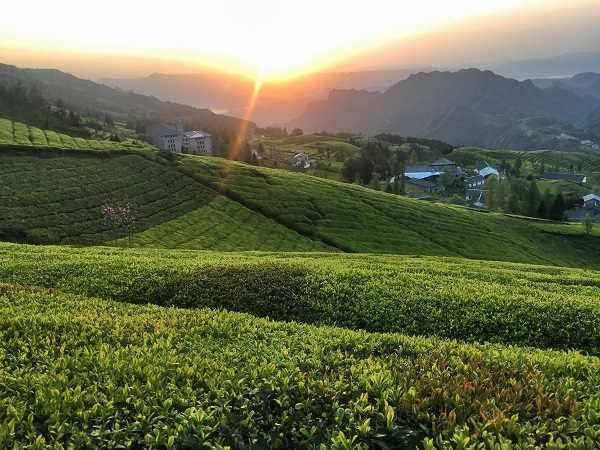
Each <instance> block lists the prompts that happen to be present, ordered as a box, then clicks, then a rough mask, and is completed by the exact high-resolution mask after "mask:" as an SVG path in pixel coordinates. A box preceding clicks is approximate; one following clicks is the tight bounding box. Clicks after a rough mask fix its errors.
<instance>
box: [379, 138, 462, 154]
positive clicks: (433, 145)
mask: <svg viewBox="0 0 600 450" xmlns="http://www.w3.org/2000/svg"><path fill="white" fill-rule="evenodd" d="M375 139H377V140H378V141H381V142H384V143H387V142H389V143H391V144H396V145H402V144H418V145H423V146H425V147H429V148H430V149H431V150H436V151H437V152H438V153H439V154H448V153H452V151H453V150H454V147H453V146H452V145H450V144H448V143H446V142H442V141H438V140H436V139H427V138H418V137H413V136H406V137H403V136H397V135H395V134H387V133H381V134H378V135H377V136H375Z"/></svg>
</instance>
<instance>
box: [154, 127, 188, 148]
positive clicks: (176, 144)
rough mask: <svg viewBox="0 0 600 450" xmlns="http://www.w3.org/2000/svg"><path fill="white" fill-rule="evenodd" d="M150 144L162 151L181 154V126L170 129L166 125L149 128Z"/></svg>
mask: <svg viewBox="0 0 600 450" xmlns="http://www.w3.org/2000/svg"><path fill="white" fill-rule="evenodd" d="M150 139H152V143H153V144H154V145H156V146H157V147H158V148H161V149H163V150H170V151H172V152H181V147H182V146H183V125H178V126H177V127H176V128H175V127H170V126H168V125H163V124H159V125H155V126H153V127H152V128H150Z"/></svg>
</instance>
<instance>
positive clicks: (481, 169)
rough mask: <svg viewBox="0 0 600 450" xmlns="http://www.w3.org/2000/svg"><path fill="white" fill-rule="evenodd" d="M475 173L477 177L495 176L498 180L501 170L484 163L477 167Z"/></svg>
mask: <svg viewBox="0 0 600 450" xmlns="http://www.w3.org/2000/svg"><path fill="white" fill-rule="evenodd" d="M475 172H476V173H477V175H481V176H482V177H484V178H487V177H489V176H490V175H494V176H495V177H496V178H500V170H499V169H498V168H496V167H494V166H492V165H490V163H488V162H487V161H483V162H481V163H478V164H477V165H476V166H475Z"/></svg>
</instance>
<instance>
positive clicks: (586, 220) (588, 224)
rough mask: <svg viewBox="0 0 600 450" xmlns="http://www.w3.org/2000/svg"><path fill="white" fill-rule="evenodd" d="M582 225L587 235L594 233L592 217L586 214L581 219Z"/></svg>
mask: <svg viewBox="0 0 600 450" xmlns="http://www.w3.org/2000/svg"><path fill="white" fill-rule="evenodd" d="M581 224H582V225H583V228H584V229H585V234H587V235H589V234H590V233H591V232H592V228H593V227H594V220H593V219H592V218H591V217H590V215H589V214H586V215H585V216H583V217H582V218H581Z"/></svg>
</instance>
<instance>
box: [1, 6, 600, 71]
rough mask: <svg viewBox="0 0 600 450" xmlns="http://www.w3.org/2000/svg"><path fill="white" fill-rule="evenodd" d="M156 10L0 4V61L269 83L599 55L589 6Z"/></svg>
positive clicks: (597, 11) (598, 16)
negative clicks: (219, 75) (311, 75)
mask: <svg viewBox="0 0 600 450" xmlns="http://www.w3.org/2000/svg"><path fill="white" fill-rule="evenodd" d="M155 4H156V3H150V2H142V1H137V0H135V1H134V0H131V1H123V0H103V1H102V2H96V3H93V4H91V3H89V2H81V0H75V1H73V0H54V1H52V2H49V1H47V0H43V1H38V0H32V1H21V2H8V3H7V4H6V5H3V6H2V15H1V16H0V62H2V63H5V64H14V65H16V66H18V67H31V68H56V69H60V70H64V71H67V72H70V73H73V74H74V75H77V76H81V77H84V78H90V79H98V78H101V77H123V78H128V77H140V76H147V75H149V74H151V73H153V72H162V73H194V72H206V71H212V72H214V71H219V72H220V71H224V72H236V73H243V74H245V75H249V76H259V75H266V76H267V77H272V78H277V77H288V76H293V75H298V74H301V73H307V72H313V71H326V70H375V69H399V68H409V67H418V66H433V65H437V66H439V65H445V66H453V67H455V66H458V65H461V64H467V63H474V62H477V61H502V60H515V59H527V58H534V57H550V56H555V55H558V54H560V53H565V52H586V51H600V27H599V26H598V24H599V23H600V0H453V1H448V0H411V1H405V0H369V1H361V2H358V1H352V0H303V1H302V2H292V1H289V0H255V1H252V2H250V1H246V0H219V1H210V2H209V1H184V0H171V1H169V2H163V3H162V6H159V7H157V6H154V5H155ZM33 11H35V13H34V14H32V12H33ZM253 74H254V75H253Z"/></svg>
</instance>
